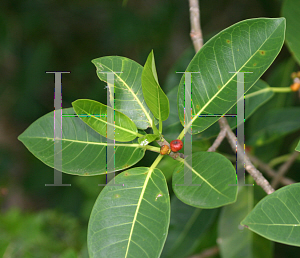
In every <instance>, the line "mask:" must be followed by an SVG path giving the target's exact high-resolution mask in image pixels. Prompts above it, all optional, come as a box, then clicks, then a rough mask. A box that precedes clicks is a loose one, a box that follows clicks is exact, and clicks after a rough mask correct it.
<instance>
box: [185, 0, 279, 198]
mask: <svg viewBox="0 0 300 258" xmlns="http://www.w3.org/2000/svg"><path fill="white" fill-rule="evenodd" d="M189 4H190V21H191V38H192V41H193V44H194V48H195V51H196V52H198V51H199V50H200V48H201V47H202V45H203V39H202V32H201V27H200V10H199V2H198V0H189ZM219 124H220V128H221V131H222V130H225V131H226V137H227V139H228V142H229V144H230V145H231V147H232V149H233V150H234V151H237V152H239V153H243V152H244V150H243V149H242V147H241V146H240V144H239V143H238V142H237V140H236V136H235V135H234V133H233V132H232V131H231V128H230V126H229V125H228V123H227V120H226V118H225V117H222V118H221V119H219ZM220 133H221V132H220ZM217 138H219V136H218V137H217ZM220 138H221V136H220ZM223 139H224V138H223ZM238 156H239V157H240V156H241V155H238ZM241 162H245V165H246V170H247V171H248V172H249V174H250V175H251V176H252V177H253V179H254V180H255V181H256V183H257V184H258V185H260V186H261V187H262V188H263V189H264V191H265V192H266V193H267V194H271V193H273V192H274V191H275V190H274V189H273V188H272V187H271V185H270V183H269V182H268V180H267V179H265V178H264V176H263V175H262V173H260V172H259V171H258V170H257V169H256V168H255V167H254V166H253V164H252V163H251V161H250V159H249V158H248V156H247V155H246V154H245V155H244V160H243V161H241Z"/></svg>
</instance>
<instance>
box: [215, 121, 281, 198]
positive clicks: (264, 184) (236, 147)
mask: <svg viewBox="0 0 300 258" xmlns="http://www.w3.org/2000/svg"><path fill="white" fill-rule="evenodd" d="M219 124H220V126H221V129H223V128H225V129H226V138H227V140H228V142H229V144H230V146H231V148H232V149H233V151H237V152H240V153H242V152H244V150H243V149H242V147H241V145H240V144H239V143H238V142H237V139H236V136H235V134H234V133H233V132H232V131H231V128H230V126H229V125H228V122H227V120H226V118H225V117H222V118H220V120H219ZM240 162H242V163H244V162H245V165H246V170H247V171H248V173H249V174H250V175H251V176H252V177H253V179H254V180H255V182H256V183H257V184H258V185H259V186H261V188H262V189H263V190H264V191H265V192H266V193H267V194H271V193H273V192H274V191H275V190H274V189H273V188H272V186H271V185H270V183H269V182H268V180H267V179H265V178H264V176H263V175H262V173H261V172H259V171H258V170H257V169H256V168H255V167H254V166H253V164H252V163H251V161H250V159H249V157H248V156H247V155H246V154H244V160H241V161H240Z"/></svg>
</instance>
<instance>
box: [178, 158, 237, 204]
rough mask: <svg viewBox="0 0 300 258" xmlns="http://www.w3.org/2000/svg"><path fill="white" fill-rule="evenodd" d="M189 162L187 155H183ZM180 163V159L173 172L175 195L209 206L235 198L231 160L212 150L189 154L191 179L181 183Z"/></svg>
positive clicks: (234, 177)
mask: <svg viewBox="0 0 300 258" xmlns="http://www.w3.org/2000/svg"><path fill="white" fill-rule="evenodd" d="M186 162H187V165H188V166H190V165H189V164H190V162H191V159H190V157H187V158H186ZM183 183H184V164H183V162H181V163H180V164H179V165H178V166H177V167H176V168H175V170H174V173H173V180H172V185H173V190H174V193H175V194H176V196H177V197H178V198H179V199H180V200H181V201H183V202H184V203H186V204H188V205H192V206H194V207H198V208H204V209H212V208H217V207H220V206H223V205H226V204H229V203H233V202H235V201H236V195H237V184H236V183H237V182H236V172H235V169H234V167H233V165H232V164H231V162H230V161H229V160H228V159H226V158H225V157H224V156H222V155H221V154H218V153H215V152H198V153H193V154H192V183H193V184H198V185H199V184H200V185H201V186H198V185H196V186H193V185H184V186H180V184H183Z"/></svg>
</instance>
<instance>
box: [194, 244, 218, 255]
mask: <svg viewBox="0 0 300 258" xmlns="http://www.w3.org/2000/svg"><path fill="white" fill-rule="evenodd" d="M218 253H219V247H218V246H213V247H211V248H208V249H205V250H204V251H203V252H201V253H200V254H196V255H193V256H190V257H189V258H207V257H211V256H213V255H216V254H218Z"/></svg>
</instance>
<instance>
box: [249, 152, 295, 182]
mask: <svg viewBox="0 0 300 258" xmlns="http://www.w3.org/2000/svg"><path fill="white" fill-rule="evenodd" d="M248 157H249V158H250V160H251V161H252V162H253V163H255V164H256V165H257V166H258V168H260V169H261V170H263V171H264V172H265V173H266V174H267V175H268V176H269V177H272V178H273V177H275V176H276V175H277V173H276V171H275V170H274V169H272V168H271V167H270V166H269V165H268V164H266V163H264V162H262V161H261V160H259V159H258V158H257V157H254V156H251V155H249V154H248ZM280 182H281V183H282V184H283V185H291V184H294V183H296V181H294V180H293V179H291V178H288V177H281V179H280Z"/></svg>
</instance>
